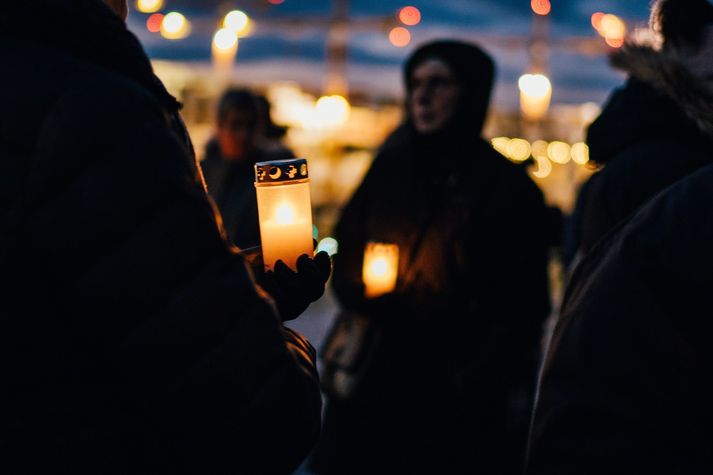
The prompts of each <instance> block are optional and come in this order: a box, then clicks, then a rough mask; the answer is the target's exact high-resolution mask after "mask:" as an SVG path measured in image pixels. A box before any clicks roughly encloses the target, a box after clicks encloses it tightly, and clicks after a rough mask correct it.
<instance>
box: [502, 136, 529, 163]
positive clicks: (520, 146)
mask: <svg viewBox="0 0 713 475" xmlns="http://www.w3.org/2000/svg"><path fill="white" fill-rule="evenodd" d="M530 151H531V148H530V142H528V141H527V140H525V139H512V140H510V143H508V146H507V156H508V158H510V159H511V160H514V161H516V162H524V161H525V160H527V159H528V158H529V157H530Z"/></svg>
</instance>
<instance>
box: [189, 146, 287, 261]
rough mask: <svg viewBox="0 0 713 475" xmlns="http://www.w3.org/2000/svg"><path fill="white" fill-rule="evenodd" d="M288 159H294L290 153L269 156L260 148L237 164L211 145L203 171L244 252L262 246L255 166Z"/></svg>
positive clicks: (225, 225)
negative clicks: (265, 162)
mask: <svg viewBox="0 0 713 475" xmlns="http://www.w3.org/2000/svg"><path fill="white" fill-rule="evenodd" d="M288 158H293V155H292V153H291V152H289V151H288V150H284V149H283V150H277V151H275V152H267V151H263V150H262V149H259V148H256V149H254V150H253V151H252V152H251V153H250V155H249V157H247V158H246V159H245V161H242V162H237V163H233V162H229V161H226V160H224V159H223V158H222V157H221V154H220V146H219V145H218V143H217V141H215V140H212V141H210V142H208V145H207V146H206V154H205V159H204V160H203V161H202V162H201V168H202V170H203V176H204V177H205V182H206V185H207V186H208V193H209V194H210V195H211V196H212V197H213V199H214V200H215V204H216V205H217V206H218V209H219V210H220V214H221V216H222V218H223V228H224V229H225V230H226V232H227V233H228V239H229V241H230V242H231V243H233V244H235V245H236V246H238V247H241V248H249V247H254V246H259V245H260V226H259V221H258V214H257V196H256V193H255V184H254V183H255V169H254V165H255V163H256V162H264V161H268V160H285V159H288Z"/></svg>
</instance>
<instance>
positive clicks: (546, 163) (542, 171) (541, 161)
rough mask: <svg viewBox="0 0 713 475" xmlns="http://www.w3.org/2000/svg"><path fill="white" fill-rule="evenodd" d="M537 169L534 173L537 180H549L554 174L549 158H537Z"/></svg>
mask: <svg viewBox="0 0 713 475" xmlns="http://www.w3.org/2000/svg"><path fill="white" fill-rule="evenodd" d="M535 163H536V164H537V169H536V170H535V171H533V172H532V175H533V176H534V177H535V178H540V179H542V178H547V177H548V176H550V173H552V162H550V160H549V159H548V158H547V157H535Z"/></svg>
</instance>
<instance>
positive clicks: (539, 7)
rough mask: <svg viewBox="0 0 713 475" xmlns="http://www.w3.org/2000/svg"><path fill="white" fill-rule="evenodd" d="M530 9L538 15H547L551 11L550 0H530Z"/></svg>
mask: <svg viewBox="0 0 713 475" xmlns="http://www.w3.org/2000/svg"><path fill="white" fill-rule="evenodd" d="M530 6H531V7H532V11H533V12H535V13H536V14H538V15H542V16H545V15H548V14H549V13H550V12H551V11H552V4H551V3H550V0H531V2H530Z"/></svg>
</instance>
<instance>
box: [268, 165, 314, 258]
mask: <svg viewBox="0 0 713 475" xmlns="http://www.w3.org/2000/svg"><path fill="white" fill-rule="evenodd" d="M255 191H256V193H257V209H258V216H259V219H260V240H261V242H262V255H263V260H264V262H265V270H272V269H273V268H274V266H275V263H276V262H277V260H278V259H281V260H282V261H283V262H284V263H285V264H287V265H288V266H289V267H290V268H291V269H292V270H295V271H296V270H297V258H298V257H299V256H301V255H302V254H307V255H308V256H312V254H313V252H312V251H313V244H312V204H311V200H310V193H309V173H308V170H307V160H305V159H303V158H294V159H290V160H276V161H271V162H259V163H256V164H255Z"/></svg>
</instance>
